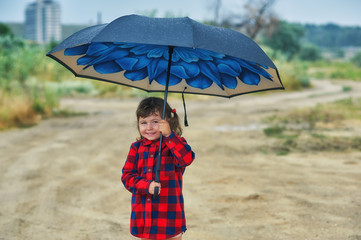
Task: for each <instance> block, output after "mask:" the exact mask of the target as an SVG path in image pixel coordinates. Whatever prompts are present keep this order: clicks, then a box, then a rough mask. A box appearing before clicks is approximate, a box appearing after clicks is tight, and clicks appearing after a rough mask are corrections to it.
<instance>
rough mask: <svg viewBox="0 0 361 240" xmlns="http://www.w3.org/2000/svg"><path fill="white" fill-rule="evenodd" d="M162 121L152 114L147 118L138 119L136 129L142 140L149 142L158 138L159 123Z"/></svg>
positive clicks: (157, 115) (158, 116)
mask: <svg viewBox="0 0 361 240" xmlns="http://www.w3.org/2000/svg"><path fill="white" fill-rule="evenodd" d="M161 120H162V118H161V117H160V115H159V114H152V115H149V116H148V117H145V118H142V117H139V121H138V127H139V133H140V135H141V136H142V137H143V138H146V139H148V140H150V141H154V140H158V139H159V138H160V130H159V122H160V121H161Z"/></svg>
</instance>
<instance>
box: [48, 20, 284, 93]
mask: <svg viewBox="0 0 361 240" xmlns="http://www.w3.org/2000/svg"><path fill="white" fill-rule="evenodd" d="M169 47H172V49H173V54H172V55H171V59H169V56H170V55H169ZM47 56H49V57H51V58H53V59H55V60H57V61H58V62H60V63H61V64H63V65H64V66H65V67H67V68H68V69H69V70H70V71H72V72H73V73H74V74H75V76H78V77H85V78H92V79H97V80H102V81H108V82H113V83H118V84H122V85H126V86H131V87H135V88H139V89H143V90H145V91H149V92H164V91H165V86H166V85H167V72H168V67H169V63H170V65H171V68H170V73H169V86H168V88H169V90H168V91H169V92H185V93H194V94H206V95H215V96H222V97H233V96H237V95H240V94H245V93H250V92H257V91H264V90H271V89H283V85H282V83H281V80H280V78H279V75H278V70H277V68H276V66H275V65H274V64H273V62H272V61H271V60H270V59H269V57H268V56H267V55H266V54H265V53H264V52H263V50H262V49H261V48H260V47H259V46H258V45H257V44H256V43H255V42H254V41H253V40H251V39H250V38H248V37H246V36H245V35H243V34H241V33H239V32H236V31H233V30H230V29H224V28H219V27H213V26H208V25H204V24H201V23H198V22H196V21H194V20H192V19H190V18H188V17H185V18H149V17H144V16H138V15H129V16H123V17H120V18H118V19H116V20H114V21H113V22H111V23H109V24H102V25H96V26H92V27H89V28H86V29H83V30H81V31H79V32H77V33H75V34H73V35H72V36H70V37H69V38H67V39H66V40H64V41H63V42H62V43H60V44H59V45H58V46H57V47H55V48H54V49H53V50H51V51H50V52H49V53H48V54H47Z"/></svg>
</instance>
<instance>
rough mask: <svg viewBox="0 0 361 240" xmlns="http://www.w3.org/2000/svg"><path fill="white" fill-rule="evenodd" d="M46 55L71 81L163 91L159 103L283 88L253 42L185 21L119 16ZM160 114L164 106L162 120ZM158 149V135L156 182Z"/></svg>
mask: <svg viewBox="0 0 361 240" xmlns="http://www.w3.org/2000/svg"><path fill="white" fill-rule="evenodd" d="M47 56H49V57H51V58H53V59H55V60H56V61H58V62H59V63H61V64H62V65H64V66H65V67H66V68H68V69H69V70H70V71H72V72H73V73H74V75H75V76H77V77H84V78H91V79H96V80H101V81H107V82H112V83H117V84H122V85H126V86H130V87H135V88H138V89H142V90H145V91H148V92H164V101H165V102H166V101H167V95H168V92H178V93H193V94H205V95H213V96H220V97H228V98H230V97H234V96H237V95H241V94H245V93H251V92H259V91H265V90H271V89H284V87H283V85H282V82H281V80H280V77H279V74H278V70H277V68H276V66H275V65H274V63H273V62H272V61H271V59H270V58H269V57H268V56H267V55H266V54H265V53H264V52H263V50H262V49H261V48H260V47H259V46H258V45H257V44H256V43H255V42H254V41H253V40H251V39H250V38H248V37H247V36H245V35H243V34H241V33H239V32H236V31H233V30H230V29H225V28H219V27H213V26H208V25H204V24H201V23H199V22H197V21H194V20H192V19H190V18H188V17H185V18H149V17H145V16H139V15H128V16H123V17H120V18H118V19H115V20H114V21H112V22H111V23H108V24H101V25H96V26H91V27H88V28H85V29H83V30H81V31H79V32H76V33H74V34H73V35H71V36H70V37H68V38H67V39H65V40H64V41H63V42H61V43H60V44H59V45H58V46H56V47H55V48H54V49H52V50H51V51H50V52H49V53H48V54H47ZM164 112H165V104H164V109H163V119H164ZM161 146H162V135H161V138H160V144H159V154H158V159H157V167H156V176H155V181H157V182H159V175H160V174H159V172H160V155H161V154H160V152H161ZM155 197H156V198H157V191H156V194H155Z"/></svg>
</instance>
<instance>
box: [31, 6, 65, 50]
mask: <svg viewBox="0 0 361 240" xmlns="http://www.w3.org/2000/svg"><path fill="white" fill-rule="evenodd" d="M24 37H25V39H28V40H32V41H35V42H37V43H40V44H44V43H49V42H51V41H52V40H54V41H60V40H61V39H62V36H61V23H60V5H59V3H57V2H55V1H53V0H37V1H36V2H33V3H30V4H29V5H28V6H27V7H26V10H25V36H24Z"/></svg>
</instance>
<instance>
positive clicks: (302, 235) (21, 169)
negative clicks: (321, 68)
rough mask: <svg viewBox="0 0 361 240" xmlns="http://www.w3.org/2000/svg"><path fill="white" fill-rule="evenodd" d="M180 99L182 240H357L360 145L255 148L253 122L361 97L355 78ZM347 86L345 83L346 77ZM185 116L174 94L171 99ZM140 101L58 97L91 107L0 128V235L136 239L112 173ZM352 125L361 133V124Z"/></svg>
mask: <svg viewBox="0 0 361 240" xmlns="http://www.w3.org/2000/svg"><path fill="white" fill-rule="evenodd" d="M313 84H314V86H315V88H313V89H310V90H306V91H303V92H294V93H288V92H285V91H280V92H273V93H269V94H267V95H263V94H262V95H260V94H253V95H245V96H239V97H236V98H233V99H231V100H229V99H220V98H207V99H205V98H202V99H192V100H188V101H187V106H188V108H187V110H188V114H189V123H190V127H188V128H186V129H185V131H184V134H183V135H184V136H185V137H186V139H187V141H188V142H189V143H190V145H191V146H192V148H193V149H194V151H195V152H196V160H195V162H194V163H193V164H192V165H191V166H190V167H189V168H188V169H187V170H186V173H185V176H184V180H185V182H184V197H185V206H186V216H187V225H188V231H187V232H186V234H185V235H184V237H183V239H185V240H187V239H189V240H198V239H199V240H204V239H214V240H223V239H227V240H236V239H237V240H238V239H242V240H248V239H268V240H273V239H275V240H276V239H277V240H280V239H287V240H288V239H289V240H291V239H292V240H294V239H320V240H321V239H322V240H324V239H329V240H332V239H334V240H341V239H347V240H359V239H361V153H360V152H359V151H356V150H355V151H346V152H327V151H322V152H317V151H312V152H307V151H305V152H294V153H290V154H288V155H285V156H277V155H276V154H275V153H269V152H268V153H266V152H264V151H262V149H263V147H264V146H267V145H268V144H269V142H271V141H272V139H270V138H267V137H266V136H265V135H264V133H263V128H264V127H265V126H264V123H263V122H262V119H263V118H264V117H267V116H271V115H275V114H281V113H284V112H287V111H290V110H291V109H294V108H300V107H308V106H314V105H316V104H317V103H325V102H331V101H334V100H338V99H344V98H348V97H360V96H361V84H360V83H355V82H342V83H332V82H330V81H314V82H313ZM345 85H347V86H350V87H351V89H352V90H351V91H342V89H343V86H345ZM169 101H170V103H171V105H173V107H175V108H177V110H178V112H179V113H180V115H181V116H182V115H183V111H182V103H181V102H180V100H179V99H170V100H169ZM138 102H139V99H128V100H119V99H110V100H109V99H102V100H100V99H64V100H63V101H62V107H63V108H68V109H71V110H74V111H81V112H87V113H89V114H88V115H85V116H77V117H70V118H53V119H48V120H44V121H42V122H41V123H40V124H39V125H37V126H35V127H32V128H28V129H16V130H10V131H6V132H2V133H0V239H2V240H10V239H26V240H40V239H67V240H69V239H76V240H81V239H84V240H85V239H94V240H95V239H112V240H113V239H121V240H128V239H133V238H132V237H131V236H130V234H129V217H130V194H129V193H128V192H127V191H126V190H125V189H124V187H123V186H122V183H121V181H120V176H121V168H122V166H123V164H124V160H125V158H126V155H127V153H128V150H129V147H130V144H131V142H133V141H134V140H135V138H136V137H137V136H138V134H137V130H136V121H135V116H134V115H135V114H134V112H135V108H136V106H137V104H138ZM349 131H350V134H353V135H354V136H361V131H360V129H359V128H357V127H354V128H352V127H351V128H350V129H349Z"/></svg>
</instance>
